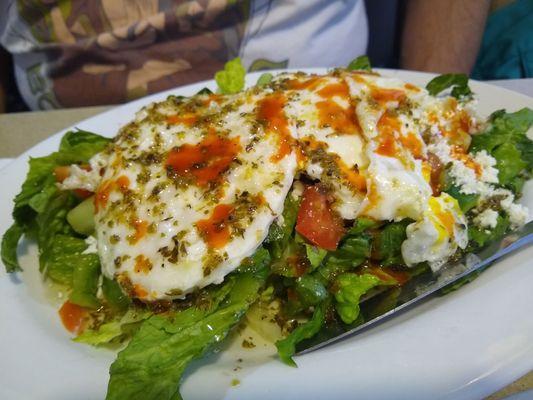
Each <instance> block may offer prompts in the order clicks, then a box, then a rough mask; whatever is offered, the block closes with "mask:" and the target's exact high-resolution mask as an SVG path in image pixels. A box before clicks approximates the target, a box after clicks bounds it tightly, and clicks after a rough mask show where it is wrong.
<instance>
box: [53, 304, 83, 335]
mask: <svg viewBox="0 0 533 400" xmlns="http://www.w3.org/2000/svg"><path fill="white" fill-rule="evenodd" d="M87 314H88V312H87V309H85V308H83V307H81V306H78V305H77V304H74V303H71V302H70V301H68V300H67V301H65V303H63V305H62V306H61V308H60V309H59V316H60V317H61V322H63V326H64V327H65V328H66V329H67V330H68V331H69V332H72V333H80V332H81V331H82V330H83V323H84V321H85V317H86V316H87Z"/></svg>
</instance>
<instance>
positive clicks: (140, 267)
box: [134, 254, 152, 274]
mask: <svg viewBox="0 0 533 400" xmlns="http://www.w3.org/2000/svg"><path fill="white" fill-rule="evenodd" d="M134 269H135V272H136V273H138V274H139V273H141V272H142V273H143V274H147V273H148V272H150V271H151V270H152V263H151V262H150V260H149V259H148V258H146V257H145V256H144V255H142V254H139V255H138V256H137V257H135V266H134Z"/></svg>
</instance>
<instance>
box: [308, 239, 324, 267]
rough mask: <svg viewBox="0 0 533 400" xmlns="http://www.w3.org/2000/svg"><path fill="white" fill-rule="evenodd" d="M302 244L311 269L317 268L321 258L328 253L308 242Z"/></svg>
mask: <svg viewBox="0 0 533 400" xmlns="http://www.w3.org/2000/svg"><path fill="white" fill-rule="evenodd" d="M304 246H305V254H306V255H307V259H308V260H309V263H310V264H311V271H313V270H314V269H316V268H318V267H319V266H320V264H322V260H323V259H324V257H326V255H327V254H328V251H327V250H324V249H322V248H320V247H316V246H313V245H312V244H308V243H304Z"/></svg>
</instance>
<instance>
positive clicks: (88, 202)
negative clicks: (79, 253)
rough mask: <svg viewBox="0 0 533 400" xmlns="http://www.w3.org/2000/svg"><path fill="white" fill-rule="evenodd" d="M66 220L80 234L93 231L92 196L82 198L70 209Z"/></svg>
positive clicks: (88, 233) (87, 233) (89, 233)
mask: <svg viewBox="0 0 533 400" xmlns="http://www.w3.org/2000/svg"><path fill="white" fill-rule="evenodd" d="M67 221H68V223H69V224H70V226H72V229H74V230H75V231H76V232H78V233H80V234H82V235H87V236H89V235H91V234H92V233H93V232H94V196H91V197H89V198H87V199H85V200H83V201H82V202H81V203H80V204H78V205H77V206H76V207H74V208H73V209H72V210H70V211H69V212H68V214H67Z"/></svg>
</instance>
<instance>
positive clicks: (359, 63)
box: [346, 56, 372, 71]
mask: <svg viewBox="0 0 533 400" xmlns="http://www.w3.org/2000/svg"><path fill="white" fill-rule="evenodd" d="M346 69H347V70H349V71H370V70H371V69H372V67H371V65H370V59H369V58H368V57H367V56H359V57H357V58H355V59H354V60H352V61H350V64H348V66H347V67H346Z"/></svg>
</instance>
